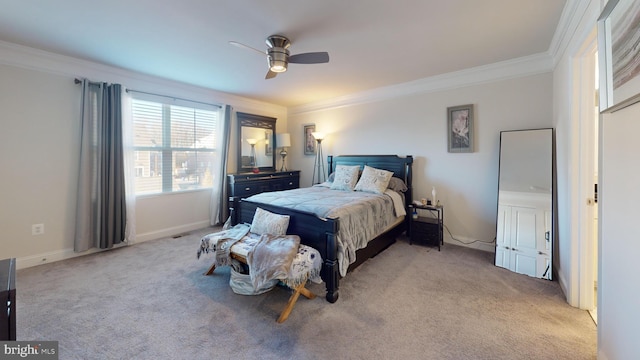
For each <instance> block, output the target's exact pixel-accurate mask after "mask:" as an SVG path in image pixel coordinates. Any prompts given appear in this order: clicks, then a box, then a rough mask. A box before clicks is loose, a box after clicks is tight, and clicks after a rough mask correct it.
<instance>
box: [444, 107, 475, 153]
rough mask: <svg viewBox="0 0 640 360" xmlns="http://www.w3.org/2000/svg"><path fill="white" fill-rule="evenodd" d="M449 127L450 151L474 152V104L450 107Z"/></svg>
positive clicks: (448, 113)
mask: <svg viewBox="0 0 640 360" xmlns="http://www.w3.org/2000/svg"><path fill="white" fill-rule="evenodd" d="M447 129H448V132H447V134H448V135H447V144H448V150H449V152H451V153H466V152H473V104H470V105H460V106H452V107H448V108H447Z"/></svg>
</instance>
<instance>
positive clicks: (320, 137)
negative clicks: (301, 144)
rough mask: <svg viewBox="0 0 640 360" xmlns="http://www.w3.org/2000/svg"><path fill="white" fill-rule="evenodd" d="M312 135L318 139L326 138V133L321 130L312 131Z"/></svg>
mask: <svg viewBox="0 0 640 360" xmlns="http://www.w3.org/2000/svg"><path fill="white" fill-rule="evenodd" d="M311 135H313V137H314V138H315V139H316V140H320V141H322V140H323V139H324V137H325V134H324V133H321V132H319V131H316V132H312V133H311Z"/></svg>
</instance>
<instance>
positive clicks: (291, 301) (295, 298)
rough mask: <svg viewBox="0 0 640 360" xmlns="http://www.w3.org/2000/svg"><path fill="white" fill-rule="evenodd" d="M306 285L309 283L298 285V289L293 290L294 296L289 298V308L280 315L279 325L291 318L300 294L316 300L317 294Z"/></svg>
mask: <svg viewBox="0 0 640 360" xmlns="http://www.w3.org/2000/svg"><path fill="white" fill-rule="evenodd" d="M306 283H307V282H306V281H304V282H303V283H302V284H300V285H298V287H296V288H295V289H293V294H291V296H290V297H289V301H288V302H287V306H285V307H284V310H282V313H281V314H280V317H279V318H278V320H277V322H278V323H279V324H282V323H283V322H285V321H286V320H287V319H288V318H289V314H291V311H292V310H293V306H294V305H295V304H296V301H298V298H299V297H300V294H302V295H303V296H304V297H306V298H307V299H314V298H315V297H316V294H314V293H312V292H311V291H310V290H309V289H307V288H305V287H304V286H305V285H306Z"/></svg>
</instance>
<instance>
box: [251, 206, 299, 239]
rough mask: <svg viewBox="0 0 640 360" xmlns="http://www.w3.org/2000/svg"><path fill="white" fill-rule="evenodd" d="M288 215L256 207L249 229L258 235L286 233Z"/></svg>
mask: <svg viewBox="0 0 640 360" xmlns="http://www.w3.org/2000/svg"><path fill="white" fill-rule="evenodd" d="M289 217H290V216H289V215H278V214H274V213H272V212H269V211H267V210H264V209H262V208H256V213H255V214H253V221H252V222H251V230H250V231H251V232H252V233H254V234H258V235H264V234H271V235H286V234H287V228H288V227H289Z"/></svg>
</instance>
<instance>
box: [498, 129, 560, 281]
mask: <svg viewBox="0 0 640 360" xmlns="http://www.w3.org/2000/svg"><path fill="white" fill-rule="evenodd" d="M526 132H544V133H548V134H549V135H548V136H549V141H550V146H551V148H550V149H548V151H549V153H550V158H549V159H548V166H549V167H550V168H549V169H548V170H549V175H550V176H551V178H550V179H549V180H550V184H549V196H550V199H549V203H548V209H549V213H550V214H549V219H548V220H549V223H548V226H549V227H548V233H545V234H544V235H545V240H546V241H548V242H549V244H548V245H549V248H548V251H549V253H548V254H541V253H540V252H538V254H539V255H548V261H549V263H548V268H547V271H546V272H545V273H544V274H543V276H541V277H540V278H542V279H547V280H553V276H554V274H553V271H554V263H555V261H554V257H555V253H556V211H557V199H556V148H555V129H554V128H533V129H521V130H506V131H500V147H499V151H498V157H499V159H498V189H497V190H498V194H497V195H498V196H497V200H498V201H497V224H496V244H495V247H496V249H495V253H494V265H496V266H500V267H504V268H506V269H508V270H511V271H514V272H518V271H516V270H515V269H513V268H511V266H509V267H505V266H503V265H502V261H499V258H498V248H499V247H501V245H502V244H504V242H501V241H500V239H499V235H500V216H501V213H500V206H501V203H502V202H501V197H500V192H501V188H502V185H503V184H501V180H502V176H503V171H505V169H504V165H505V164H504V163H503V161H504V160H505V159H503V151H504V150H505V149H504V147H503V146H504V143H503V142H504V136H505V134H508V133H521V134H523V133H526ZM523 161H524V160H523ZM530 186H531V185H530ZM524 199H525V201H527V202H528V201H531V200H532V199H530V198H528V197H525V198H524ZM536 202H537V200H536ZM509 203H510V204H508V205H505V204H506V203H503V205H504V206H509V207H520V206H522V207H531V206H532V205H531V204H530V203H526V204H516V203H513V202H511V201H509ZM538 209H539V208H538ZM540 220H541V221H544V219H540ZM503 221H509V219H504V220H503ZM506 249H509V248H508V247H507V248H506ZM501 250H502V249H501ZM511 250H515V249H511ZM520 252H521V251H520ZM520 252H519V253H520ZM499 263H500V264H499ZM535 277H537V276H535Z"/></svg>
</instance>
